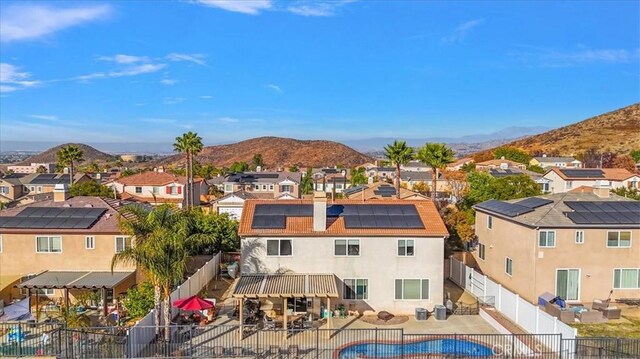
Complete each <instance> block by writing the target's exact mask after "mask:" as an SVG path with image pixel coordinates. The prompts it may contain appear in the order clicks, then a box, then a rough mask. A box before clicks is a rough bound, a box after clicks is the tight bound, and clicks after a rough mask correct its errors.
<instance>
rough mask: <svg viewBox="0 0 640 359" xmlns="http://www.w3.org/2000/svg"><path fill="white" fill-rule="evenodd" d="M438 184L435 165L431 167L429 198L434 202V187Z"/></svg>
mask: <svg viewBox="0 0 640 359" xmlns="http://www.w3.org/2000/svg"><path fill="white" fill-rule="evenodd" d="M437 185H438V169H437V168H435V167H432V168H431V186H432V187H431V200H432V201H433V202H434V203H435V202H436V188H437Z"/></svg>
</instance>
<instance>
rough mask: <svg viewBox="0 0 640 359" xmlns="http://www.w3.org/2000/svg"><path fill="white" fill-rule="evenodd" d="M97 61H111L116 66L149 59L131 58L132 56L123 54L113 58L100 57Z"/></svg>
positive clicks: (143, 57) (142, 57) (145, 57)
mask: <svg viewBox="0 0 640 359" xmlns="http://www.w3.org/2000/svg"><path fill="white" fill-rule="evenodd" d="M98 59H99V60H103V61H112V62H115V63H118V64H133V63H136V62H147V61H149V58H148V57H147V56H132V55H123V54H118V55H114V56H100V57H99V58H98Z"/></svg>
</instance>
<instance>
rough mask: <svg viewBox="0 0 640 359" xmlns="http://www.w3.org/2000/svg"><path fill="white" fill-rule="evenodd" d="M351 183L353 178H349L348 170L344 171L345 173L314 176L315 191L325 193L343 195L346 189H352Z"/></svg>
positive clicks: (317, 174)
mask: <svg viewBox="0 0 640 359" xmlns="http://www.w3.org/2000/svg"><path fill="white" fill-rule="evenodd" d="M350 181H351V177H349V175H348V174H347V171H346V170H343V173H336V174H327V175H323V174H322V173H316V174H314V175H313V183H314V190H315V191H322V192H325V193H342V192H343V191H344V190H345V189H347V188H349V187H351V182H350ZM334 191H335V192H334Z"/></svg>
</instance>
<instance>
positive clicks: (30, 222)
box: [0, 207, 106, 229]
mask: <svg viewBox="0 0 640 359" xmlns="http://www.w3.org/2000/svg"><path fill="white" fill-rule="evenodd" d="M105 211H106V209H105V208H67V207H64V208H61V207H27V208H25V209H23V210H22V211H20V212H19V213H18V214H17V215H15V216H14V217H10V218H7V219H6V220H5V219H0V226H1V227H2V228H24V229H37V228H44V229H55V228H59V229H71V228H76V229H86V228H89V227H90V226H91V225H92V224H93V223H95V222H96V221H97V220H98V219H99V218H100V216H101V215H102V214H103V213H104V212H105ZM83 219H87V220H86V221H83Z"/></svg>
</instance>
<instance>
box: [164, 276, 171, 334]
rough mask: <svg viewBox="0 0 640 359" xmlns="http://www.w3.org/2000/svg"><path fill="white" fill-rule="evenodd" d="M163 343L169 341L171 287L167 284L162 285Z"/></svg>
mask: <svg viewBox="0 0 640 359" xmlns="http://www.w3.org/2000/svg"><path fill="white" fill-rule="evenodd" d="M163 314H164V341H165V342H167V343H168V342H169V341H170V340H171V286H170V285H169V283H165V285H164V308H163Z"/></svg>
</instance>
